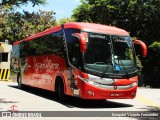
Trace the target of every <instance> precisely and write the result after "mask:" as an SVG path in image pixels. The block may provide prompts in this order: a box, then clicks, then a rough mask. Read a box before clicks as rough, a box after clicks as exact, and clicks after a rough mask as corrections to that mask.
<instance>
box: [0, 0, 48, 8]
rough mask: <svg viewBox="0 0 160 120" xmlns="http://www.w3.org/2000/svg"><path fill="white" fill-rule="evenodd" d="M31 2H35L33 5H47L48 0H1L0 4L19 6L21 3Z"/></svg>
mask: <svg viewBox="0 0 160 120" xmlns="http://www.w3.org/2000/svg"><path fill="white" fill-rule="evenodd" d="M29 2H31V3H32V4H33V6H35V5H45V4H46V0H1V2H0V6H6V5H9V6H13V5H15V6H18V7H20V6H21V5H25V4H28V3H29Z"/></svg>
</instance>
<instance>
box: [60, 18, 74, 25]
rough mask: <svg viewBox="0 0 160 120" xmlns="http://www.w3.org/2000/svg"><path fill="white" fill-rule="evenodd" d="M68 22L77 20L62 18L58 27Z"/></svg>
mask: <svg viewBox="0 0 160 120" xmlns="http://www.w3.org/2000/svg"><path fill="white" fill-rule="evenodd" d="M68 22H75V20H74V19H73V18H62V19H60V20H59V21H58V22H57V25H62V24H64V23H68Z"/></svg>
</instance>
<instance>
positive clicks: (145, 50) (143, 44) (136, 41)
mask: <svg viewBox="0 0 160 120" xmlns="http://www.w3.org/2000/svg"><path fill="white" fill-rule="evenodd" d="M133 43H135V44H138V45H140V46H141V48H142V56H143V57H146V56H147V46H146V44H145V43H144V42H142V41H141V40H135V39H134V40H133Z"/></svg>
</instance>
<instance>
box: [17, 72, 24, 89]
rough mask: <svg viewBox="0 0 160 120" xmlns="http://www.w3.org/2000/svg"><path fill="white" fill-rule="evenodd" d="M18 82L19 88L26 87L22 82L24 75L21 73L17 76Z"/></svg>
mask: <svg viewBox="0 0 160 120" xmlns="http://www.w3.org/2000/svg"><path fill="white" fill-rule="evenodd" d="M17 83H18V88H19V89H23V88H24V85H23V84H22V77H21V75H20V74H18V76H17Z"/></svg>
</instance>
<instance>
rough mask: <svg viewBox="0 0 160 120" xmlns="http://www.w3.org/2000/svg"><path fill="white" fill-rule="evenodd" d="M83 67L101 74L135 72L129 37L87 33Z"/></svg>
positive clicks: (134, 61)
mask: <svg viewBox="0 0 160 120" xmlns="http://www.w3.org/2000/svg"><path fill="white" fill-rule="evenodd" d="M84 56H85V58H84V59H85V64H84V67H85V69H87V70H91V71H94V72H100V73H102V74H115V73H116V74H128V73H132V72H134V71H135V70H136V60H135V53H134V50H133V45H132V41H131V39H130V37H129V36H125V37H124V36H123V37H122V36H113V35H105V34H98V33H88V40H87V50H86V52H85V55H84Z"/></svg>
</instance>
